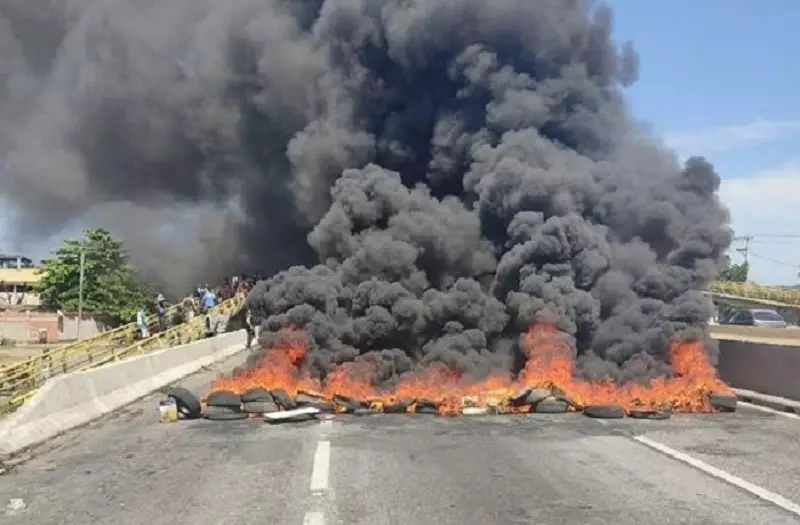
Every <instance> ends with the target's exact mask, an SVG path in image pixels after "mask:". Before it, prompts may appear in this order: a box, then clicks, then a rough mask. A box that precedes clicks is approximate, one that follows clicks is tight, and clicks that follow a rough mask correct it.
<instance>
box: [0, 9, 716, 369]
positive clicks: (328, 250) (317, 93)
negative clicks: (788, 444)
mask: <svg viewBox="0 0 800 525" xmlns="http://www.w3.org/2000/svg"><path fill="white" fill-rule="evenodd" d="M611 20H612V16H611V11H610V9H609V8H607V7H605V6H604V5H602V4H600V3H597V2H590V1H588V0H586V1H581V0H538V1H535V2H534V1H531V0H507V1H496V0H495V1H492V0H437V1H425V0H387V1H382V2H381V1H376V0H307V1H300V0H232V1H228V2H219V1H216V0H172V1H170V2H157V1H155V0H125V1H123V0H118V1H103V2H101V1H97V0H71V1H61V2H48V1H45V0H6V1H5V2H4V3H3V4H2V5H0V50H2V51H0V53H2V56H0V59H2V62H0V63H2V64H3V70H2V71H0V75H2V76H0V151H2V154H3V157H4V159H5V169H4V171H2V172H0V176H1V177H2V184H0V191H2V192H4V193H5V194H6V195H8V196H13V199H14V202H16V203H18V204H19V206H18V209H17V212H18V213H19V217H20V219H21V220H20V222H19V225H18V227H19V231H20V233H21V235H22V237H23V238H37V237H39V236H42V235H47V234H51V233H53V232H54V231H56V230H57V229H58V228H60V227H62V226H63V225H64V224H65V223H69V222H70V221H80V220H86V218H87V217H90V218H91V219H92V220H94V221H96V222H99V223H101V224H103V225H105V226H107V227H110V228H112V229H113V230H115V231H118V232H121V233H122V234H124V236H125V239H126V240H127V241H128V243H129V245H130V246H131V248H132V251H133V253H134V256H135V257H136V258H137V260H138V262H139V263H140V264H141V265H143V266H144V267H145V268H146V269H148V270H150V271H152V272H155V273H156V274H157V275H158V276H159V277H160V278H161V279H162V280H164V281H167V282H170V283H172V284H173V285H174V286H178V285H179V286H190V285H191V284H192V283H193V282H194V280H195V279H197V278H198V276H199V275H201V274H205V275H207V274H208V273H210V272H212V273H213V272H217V271H222V270H223V269H224V268H234V269H236V270H239V269H241V270H244V271H262V272H269V273H271V272H274V271H278V270H282V269H285V268H287V267H289V266H291V265H298V264H309V263H310V264H314V263H315V262H317V263H318V265H317V266H313V267H304V266H291V268H289V269H288V270H284V271H281V272H280V273H278V274H276V275H275V276H274V277H272V278H270V279H269V280H267V281H264V282H262V283H260V284H259V285H258V286H257V287H256V288H255V289H254V290H253V292H252V293H251V294H250V296H249V298H248V304H249V306H250V308H251V309H252V311H253V313H254V315H255V316H256V317H257V318H258V319H260V320H261V321H263V325H262V326H263V328H264V331H263V335H262V342H263V343H264V344H269V343H270V341H271V340H272V338H274V337H275V333H276V332H277V331H278V330H279V329H280V328H283V327H288V326H299V327H303V328H305V330H306V332H307V333H308V334H309V339H310V348H311V357H312V363H311V367H312V368H313V369H314V371H315V373H316V374H317V375H320V376H321V375H324V374H325V373H326V372H328V371H330V370H331V369H332V367H334V366H335V365H336V364H337V363H341V362H346V361H352V360H356V359H373V360H375V361H376V362H377V363H379V364H380V366H379V374H380V375H381V377H379V378H378V380H380V381H387V382H388V381H391V380H393V379H395V378H396V377H397V376H398V375H400V374H402V373H404V372H406V371H410V370H412V369H414V367H417V366H420V365H424V364H426V363H428V362H432V361H440V362H445V363H448V364H450V365H452V366H454V367H457V368H459V369H461V370H463V371H464V372H465V373H466V374H468V375H470V376H475V377H480V376H482V375H484V374H486V373H487V372H489V371H491V370H493V369H497V368H500V369H505V370H510V369H514V368H516V367H517V366H519V362H518V360H519V352H518V351H517V349H516V341H517V337H518V335H519V333H520V331H522V330H525V329H526V328H527V327H528V326H530V325H531V324H532V323H533V322H536V321H539V320H542V319H546V320H548V321H551V322H554V323H555V324H556V325H557V326H558V328H559V329H560V330H562V331H563V332H565V333H566V334H568V335H569V336H571V339H572V341H573V342H574V345H573V346H574V348H575V350H576V356H577V359H578V364H579V370H580V371H581V373H582V374H583V375H584V376H586V377H589V378H597V377H604V376H611V377H614V378H616V379H620V380H627V379H641V378H647V377H652V376H655V375H661V374H664V373H667V372H668V368H669V367H668V366H667V362H668V357H667V346H668V343H669V341H670V340H672V339H674V338H675V337H676V336H679V335H681V334H684V333H687V332H688V333H690V334H691V335H695V336H700V337H706V333H705V329H704V323H705V322H706V320H707V319H708V317H709V316H710V314H711V305H710V303H709V302H708V301H707V300H706V299H705V298H704V297H703V296H702V294H701V293H700V291H699V290H700V289H702V287H703V286H704V285H705V284H706V283H708V282H709V281H710V280H711V279H713V278H714V276H715V275H716V273H717V269H718V265H719V263H720V260H721V257H722V254H723V253H724V252H725V250H726V249H727V247H728V246H729V244H730V240H731V237H730V235H731V234H730V231H729V228H728V226H727V224H728V214H727V212H726V211H725V209H724V208H723V207H722V205H721V204H720V202H719V201H718V198H717V195H716V191H717V189H718V187H719V183H720V179H719V176H718V175H717V174H716V173H715V171H714V169H713V167H712V166H711V165H710V164H709V163H707V162H706V161H705V160H703V159H700V158H693V159H690V160H689V161H687V162H686V163H685V165H683V166H681V165H679V163H678V161H677V159H676V156H675V154H674V153H673V152H671V151H668V150H665V149H664V148H663V146H661V145H660V143H659V142H658V141H657V140H656V139H654V138H652V137H650V136H648V135H647V133H646V132H645V131H643V128H642V126H640V125H639V124H638V123H637V122H635V121H634V120H633V119H632V118H631V116H630V115H629V114H628V112H627V109H626V106H625V103H624V97H623V89H624V87H625V86H627V85H630V84H631V83H633V82H634V81H635V80H636V76H637V68H638V58H637V56H636V54H635V52H634V51H633V49H632V47H631V46H630V45H627V44H626V45H622V46H618V45H617V44H616V43H615V42H614V41H613V40H612V38H611V29H612V24H611ZM41 35H46V38H42V37H41ZM173 224H174V227H168V225H173ZM309 232H310V233H309ZM234 271H235V270H232V271H231V272H232V273H233V272H234ZM709 348H710V349H711V353H712V357H713V353H714V350H713V349H714V346H713V343H712V342H709Z"/></svg>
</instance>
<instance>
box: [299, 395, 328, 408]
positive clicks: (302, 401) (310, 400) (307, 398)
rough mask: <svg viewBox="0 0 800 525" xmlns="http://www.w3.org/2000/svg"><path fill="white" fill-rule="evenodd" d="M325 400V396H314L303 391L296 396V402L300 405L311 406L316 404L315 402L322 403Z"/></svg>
mask: <svg viewBox="0 0 800 525" xmlns="http://www.w3.org/2000/svg"><path fill="white" fill-rule="evenodd" d="M323 401H326V399H325V398H324V397H319V396H312V395H310V394H305V393H302V392H301V393H299V394H297V396H296V397H295V398H294V402H295V404H296V405H297V406H299V407H310V406H314V404H316V403H320V402H323Z"/></svg>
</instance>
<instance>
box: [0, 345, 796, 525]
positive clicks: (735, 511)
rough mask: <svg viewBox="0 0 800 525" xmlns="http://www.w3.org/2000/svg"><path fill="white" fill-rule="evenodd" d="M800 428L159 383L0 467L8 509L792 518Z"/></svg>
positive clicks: (136, 519)
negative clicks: (432, 408)
mask: <svg viewBox="0 0 800 525" xmlns="http://www.w3.org/2000/svg"><path fill="white" fill-rule="evenodd" d="M241 359H242V356H237V357H236V358H234V359H232V360H230V361H229V362H227V363H225V364H223V365H221V366H222V367H223V368H228V367H230V366H232V365H234V364H236V362H238V361H241ZM215 374H216V371H215V370H208V371H206V372H204V373H202V374H200V375H198V376H195V377H194V378H192V379H191V380H189V381H187V383H186V384H187V386H190V387H198V386H199V385H207V384H208V382H209V381H210V379H211V378H213V377H214V375H215ZM798 436H800V419H798V418H797V417H790V416H787V415H779V414H775V413H769V412H763V411H758V410H755V409H744V410H741V411H740V412H738V413H736V414H730V415H712V416H689V415H687V416H676V417H674V418H673V419H672V420H670V421H661V422H660V421H649V422H648V421H635V420H621V421H606V422H598V421H595V420H591V419H588V418H585V417H583V416H580V415H568V416H556V415H553V416H550V415H534V416H520V417H497V416H494V417H492V416H484V417H471V418H461V419H442V418H436V417H434V416H424V415H408V416H394V415H392V416H390V415H385V416H384V415H376V416H362V417H355V416H347V417H340V418H337V419H335V420H333V421H324V422H321V421H313V422H309V423H303V424H299V425H297V424H296V425H291V426H290V425H282V426H269V425H266V424H265V423H263V422H260V421H240V422H228V423H225V422H208V421H192V422H182V423H178V424H172V425H162V424H159V423H158V422H157V413H156V400H155V398H151V399H146V400H143V401H142V402H140V403H137V404H135V405H133V406H131V407H130V408H128V409H127V410H125V411H124V412H122V413H119V414H116V415H114V416H112V417H109V418H107V419H106V420H104V421H98V422H96V423H94V424H92V425H91V426H89V427H87V428H84V429H81V430H78V431H75V432H71V433H68V434H66V435H64V436H62V437H61V438H59V439H57V440H55V441H53V442H51V443H50V444H49V445H47V448H46V449H42V450H39V451H38V452H37V454H36V455H35V456H34V457H33V458H31V459H30V460H29V461H26V462H24V463H22V464H20V465H18V466H16V467H15V468H14V469H13V470H12V471H11V472H10V473H9V474H7V475H6V476H3V477H0V522H2V523H3V524H4V525H6V524H8V525H16V524H42V525H44V524H48V525H49V524H54V525H55V524H65V523H67V524H72V523H75V524H81V525H89V524H113V525H120V524H135V525H140V524H147V525H161V524H164V525H167V524H169V525H175V524H179V525H180V524H186V525H238V524H264V523H270V524H281V525H284V524H285V525H302V524H305V525H323V524H348V525H349V524H353V525H360V524H363V525H382V524H386V525H389V524H398V525H401V524H402V525H414V524H419V525H428V524H432V523H436V524H441V525H472V524H475V525H477V524H482V525H483V524H494V523H497V524H509V525H512V524H513V525H516V524H519V525H522V524H529V523H536V524H549V525H555V524H564V525H567V524H569V525H573V524H607V523H614V524H618V525H629V524H630V525H633V524H637V525H638V524H640V523H652V524H658V525H661V524H673V523H674V524H678V523H680V524H698V525H700V524H702V525H718V524H752V523H769V524H770V525H780V524H796V523H798V522H800V506H798V505H797V503H800V483H798V481H797V480H799V479H800V457H799V456H798V455H797V453H796V451H797V447H798V441H800V438H799V437H798ZM12 501H13V502H12ZM793 502H797V503H793ZM7 505H9V506H7ZM3 513H5V514H3Z"/></svg>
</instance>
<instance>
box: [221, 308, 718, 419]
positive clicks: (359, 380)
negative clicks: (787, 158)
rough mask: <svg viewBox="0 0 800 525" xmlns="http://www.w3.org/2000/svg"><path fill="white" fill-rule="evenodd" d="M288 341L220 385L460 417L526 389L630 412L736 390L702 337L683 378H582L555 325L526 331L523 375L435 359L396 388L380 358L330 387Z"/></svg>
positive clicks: (680, 348) (678, 369) (345, 368)
mask: <svg viewBox="0 0 800 525" xmlns="http://www.w3.org/2000/svg"><path fill="white" fill-rule="evenodd" d="M280 335H281V338H280V342H279V343H278V344H277V345H275V346H274V347H272V348H270V349H269V350H268V351H267V352H266V354H265V355H264V357H263V359H262V360H261V362H259V363H258V365H257V366H256V367H255V368H253V369H252V370H249V371H245V372H242V373H239V374H237V375H235V376H233V377H231V378H225V379H219V380H217V381H215V382H214V384H213V389H214V390H232V391H234V392H237V393H242V392H244V391H245V390H247V389H249V388H255V387H262V388H266V389H268V390H273V389H277V388H282V389H284V390H286V391H287V392H288V393H289V394H290V395H292V396H294V395H296V394H297V393H298V392H301V391H305V392H316V393H318V395H320V396H322V397H325V398H327V399H333V398H334V397H335V396H344V397H347V398H351V399H354V400H357V401H359V402H363V403H369V404H370V407H371V408H373V409H375V410H382V409H383V408H384V407H386V406H388V405H396V404H398V403H401V402H405V403H409V404H410V405H409V406H408V408H407V411H409V412H413V411H414V410H415V408H416V406H418V405H420V404H422V403H430V404H432V405H435V406H436V407H437V410H438V412H439V413H440V414H442V415H456V414H459V413H460V412H461V408H462V407H464V406H475V407H486V406H490V407H494V408H495V409H496V410H497V411H499V412H527V411H529V410H530V407H529V406H519V407H518V406H512V405H511V403H510V399H511V397H512V396H513V395H514V394H515V393H516V392H518V391H520V390H523V389H525V388H540V387H542V388H557V389H559V390H561V391H562V392H563V393H564V395H565V396H566V397H567V399H569V400H570V401H571V402H572V404H573V405H577V406H585V405H590V404H617V405H621V406H623V407H624V408H625V409H626V410H632V409H637V408H638V409H663V408H665V407H672V409H673V410H676V411H681V412H711V411H712V408H711V406H710V404H709V401H708V394H710V393H724V394H730V393H732V391H731V390H730V388H728V387H727V386H726V385H725V384H724V383H723V382H722V381H721V380H720V379H719V377H718V376H717V373H716V370H715V369H714V367H713V366H712V365H711V363H710V362H709V361H708V357H707V355H706V352H705V348H704V346H703V344H702V343H701V342H699V341H676V342H674V343H673V344H672V345H671V346H670V362H671V365H672V368H673V371H674V374H675V376H674V377H671V378H658V379H654V380H652V381H650V382H649V383H647V384H628V385H617V384H614V383H613V382H612V381H611V380H608V381H599V382H586V381H582V380H579V379H576V378H575V377H574V372H575V362H574V360H573V358H572V353H571V349H570V346H569V344H568V343H567V342H566V341H564V340H563V339H562V336H563V334H560V333H559V332H558V331H557V330H556V329H555V327H553V326H552V325H548V324H537V325H535V326H533V327H532V328H531V329H530V330H528V332H526V333H525V334H524V335H523V338H522V343H523V344H522V346H523V351H524V352H525V355H526V358H527V361H526V364H525V367H524V368H523V370H522V371H521V372H520V374H519V376H518V377H517V379H516V380H512V378H511V377H510V375H509V374H505V373H496V374H494V375H491V376H489V377H487V378H485V379H483V380H481V381H478V382H474V381H468V380H466V379H465V378H464V377H463V375H462V374H461V373H460V372H459V371H457V370H455V369H453V368H450V367H448V366H447V365H445V364H442V363H434V364H431V365H429V366H428V367H427V368H425V369H424V370H423V371H422V372H420V373H418V374H415V375H412V376H408V377H404V378H402V379H401V380H400V381H399V382H398V384H397V385H396V386H395V388H393V389H391V390H382V389H380V388H378V387H377V386H375V384H374V383H375V378H376V373H377V366H376V364H375V362H373V361H367V360H365V361H357V362H348V363H343V364H341V365H339V366H337V367H336V368H335V369H334V370H333V371H332V372H331V373H330V374H328V376H327V377H326V378H325V381H324V384H322V383H320V381H318V380H315V379H313V378H311V377H310V375H309V374H308V373H307V372H306V371H305V370H304V369H303V364H304V363H305V356H306V340H305V338H304V335H303V333H302V332H300V331H297V330H286V331H284V332H282V333H281V334H280Z"/></svg>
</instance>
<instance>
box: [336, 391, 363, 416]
mask: <svg viewBox="0 0 800 525" xmlns="http://www.w3.org/2000/svg"><path fill="white" fill-rule="evenodd" d="M333 402H334V403H336V406H337V407H339V408H341V409H342V410H343V411H344V412H345V413H346V414H352V413H353V412H355V411H356V410H358V409H359V408H362V407H361V403H359V402H357V401H356V400H354V399H351V398H349V397H347V396H340V395H335V396H333Z"/></svg>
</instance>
